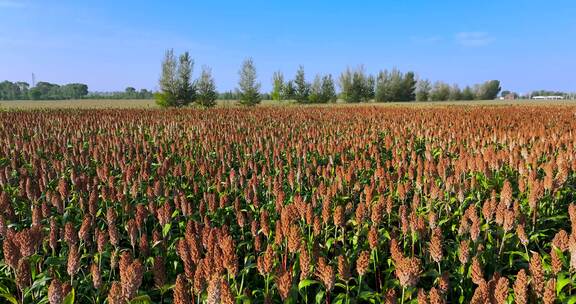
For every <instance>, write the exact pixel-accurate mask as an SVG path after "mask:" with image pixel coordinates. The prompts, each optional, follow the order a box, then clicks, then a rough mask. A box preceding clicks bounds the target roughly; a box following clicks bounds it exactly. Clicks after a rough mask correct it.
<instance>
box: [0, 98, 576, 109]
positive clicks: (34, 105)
mask: <svg viewBox="0 0 576 304" xmlns="http://www.w3.org/2000/svg"><path fill="white" fill-rule="evenodd" d="M236 104H237V103H236V102H235V101H231V100H221V101H218V106H221V107H228V106H234V105H236ZM364 104H368V105H374V106H415V107H422V106H424V107H426V106H450V105H486V106H488V105H576V101H575V100H561V101H557V100H545V101H534V100H515V101H502V100H477V101H440V102H390V103H375V102H374V103H364ZM261 105H262V106H280V105H285V106H294V105H296V104H295V103H293V102H289V101H288V102H277V101H272V100H265V101H263V102H262V104H261ZM338 105H342V106H346V105H356V104H345V103H338ZM154 108H158V106H157V105H156V103H155V102H154V100H141V99H134V100H126V99H119V100H114V99H112V100H111V99H102V100H98V99H94V100H84V99H82V100H42V101H37V100H14V101H0V109H7V110H36V109H154Z"/></svg>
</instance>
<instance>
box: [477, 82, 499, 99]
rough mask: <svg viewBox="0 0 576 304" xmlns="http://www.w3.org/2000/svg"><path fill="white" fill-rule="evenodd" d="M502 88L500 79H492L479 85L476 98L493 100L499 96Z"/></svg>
mask: <svg viewBox="0 0 576 304" xmlns="http://www.w3.org/2000/svg"><path fill="white" fill-rule="evenodd" d="M501 90H502V88H501V87H500V81H498V80H490V81H486V82H485V83H483V84H481V85H479V86H478V89H477V92H476V99H479V100H492V99H496V97H498V93H500V91H501Z"/></svg>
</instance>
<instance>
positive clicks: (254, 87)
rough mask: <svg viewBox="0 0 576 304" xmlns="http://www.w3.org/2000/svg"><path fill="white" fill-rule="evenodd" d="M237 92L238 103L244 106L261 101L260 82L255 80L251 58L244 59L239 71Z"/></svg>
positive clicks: (253, 104) (254, 69) (254, 70)
mask: <svg viewBox="0 0 576 304" xmlns="http://www.w3.org/2000/svg"><path fill="white" fill-rule="evenodd" d="M239 74H240V80H239V81H238V87H239V88H238V93H239V94H240V104H242V105H245V106H255V105H257V104H259V103H260V101H262V96H260V83H258V82H257V81H256V68H255V67H254V61H253V60H252V58H248V59H246V60H244V63H243V64H242V68H241V69H240V71H239Z"/></svg>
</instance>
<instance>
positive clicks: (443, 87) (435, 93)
mask: <svg viewBox="0 0 576 304" xmlns="http://www.w3.org/2000/svg"><path fill="white" fill-rule="evenodd" d="M448 98H450V86H449V85H447V84H446V83H444V82H441V81H437V82H436V83H434V87H433V88H432V92H431V93H430V99H431V100H432V101H446V100H448Z"/></svg>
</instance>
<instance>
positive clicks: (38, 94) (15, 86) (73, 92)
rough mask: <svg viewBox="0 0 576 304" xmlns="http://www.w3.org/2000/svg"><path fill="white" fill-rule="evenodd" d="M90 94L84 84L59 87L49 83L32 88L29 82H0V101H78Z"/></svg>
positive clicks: (40, 83) (38, 84) (42, 83)
mask: <svg viewBox="0 0 576 304" xmlns="http://www.w3.org/2000/svg"><path fill="white" fill-rule="evenodd" d="M87 94H88V86H87V85H85V84H82V83H70V84H66V85H62V86H61V85H57V84H53V83H49V82H44V81H41V82H38V83H37V84H36V86H34V87H30V84H28V83H27V82H23V81H19V82H11V81H7V80H6V81H3V82H0V100H29V99H32V100H55V99H78V98H82V97H84V96H86V95H87Z"/></svg>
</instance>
